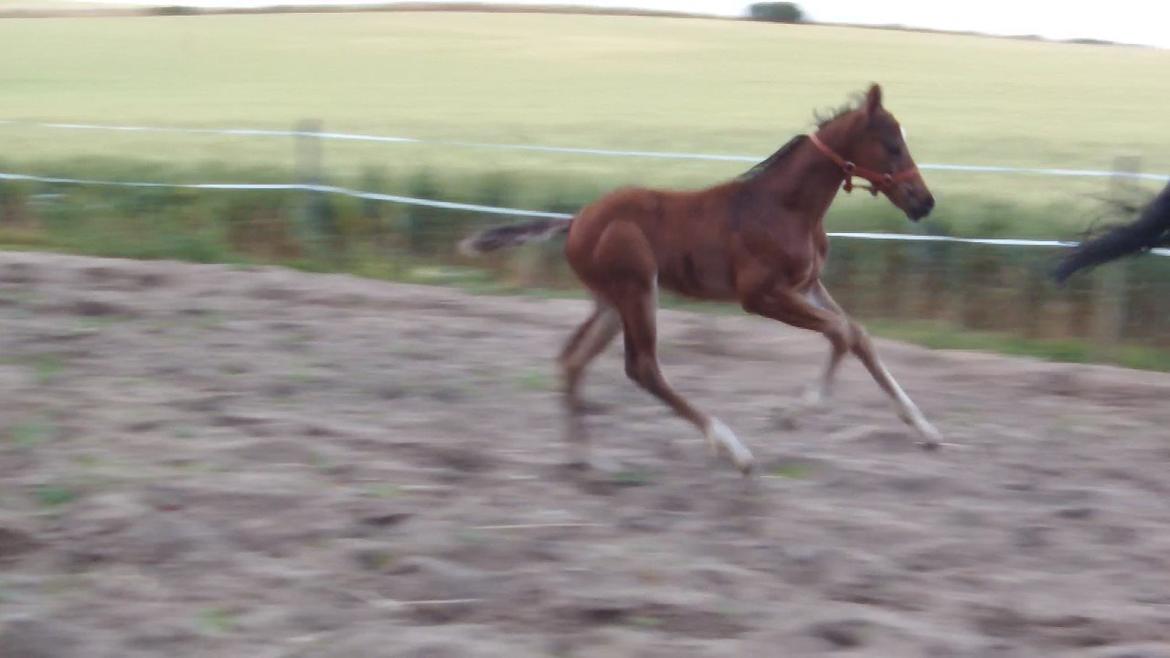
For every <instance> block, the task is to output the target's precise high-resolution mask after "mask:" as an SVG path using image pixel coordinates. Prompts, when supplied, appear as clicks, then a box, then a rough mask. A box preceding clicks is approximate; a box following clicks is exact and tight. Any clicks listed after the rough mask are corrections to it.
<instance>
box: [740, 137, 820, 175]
mask: <svg viewBox="0 0 1170 658" xmlns="http://www.w3.org/2000/svg"><path fill="white" fill-rule="evenodd" d="M802 140H804V135H797V136H795V137H793V138H792V139H790V140H788V143H786V144H785V145H784V146H781V147H780V148H779V149H777V150H776V152H775V153H773V154H772V155H769V156H768V157H767V159H765V160H764V161H762V162H760V163H758V164H756V165H753V166H752V168H751V169H748V170H747V171H745V172H743V173H742V174H740V175H739V176H738V177H737V178H736V180H751V179H753V178H755V177H756V176H759V175H760V174H762V173H764V172H765V171H767V170H768V169H769V168H770V167H771V166H772V165H774V164H776V163H777V162H780V161H781V160H783V159H784V158H786V157H788V154H789V153H792V151H793V150H794V149H796V145H797V144H799V143H800V142H801V141H802Z"/></svg>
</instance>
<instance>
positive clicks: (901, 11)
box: [97, 0, 1170, 77]
mask: <svg viewBox="0 0 1170 658" xmlns="http://www.w3.org/2000/svg"><path fill="white" fill-rule="evenodd" d="M97 1H99V2H102V1H105V2H113V3H115V4H146V5H170V4H185V5H193V6H205V7H212V6H214V7H231V6H257V5H274V4H284V5H296V4H362V3H376V4H381V3H384V2H386V0H97ZM472 1H477V0H472ZM483 1H485V2H487V1H489V0H483ZM501 1H502V2H505V3H509V4H575V5H594V6H603V7H637V8H646V9H665V10H676V11H688V12H695V13H709V14H718V15H723V16H737V15H742V14H743V13H744V11H745V9H746V7H747V5H748V4H750V2H745V1H744V0H501ZM797 4H799V5H800V6H801V7H802V8H803V9H804V10H805V13H807V14H808V15H809V17H810V18H812V19H813V20H815V21H823V22H831V23H864V24H901V25H906V26H910V27H926V28H934V29H942V30H970V31H975V32H986V33H989V34H1003V35H1018V34H1037V35H1040V36H1043V37H1047V38H1051V39H1070V38H1078V37H1080V38H1086V37H1087V38H1095V39H1107V40H1110V41H1121V42H1125V43H1136V44H1145V45H1153V46H1161V47H1163V48H1170V2H1168V1H1167V0H1111V1H1110V2H1101V1H1100V0H1098V1H1097V2H1083V1H1076V0H1064V1H1062V2H1057V1H1055V0H976V1H974V2H962V3H954V2H949V1H946V0H881V1H880V2H879V1H876V0H798V2H797ZM1167 76H1168V77H1170V71H1168V72H1167Z"/></svg>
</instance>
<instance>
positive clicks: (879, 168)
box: [820, 84, 934, 221]
mask: <svg viewBox="0 0 1170 658" xmlns="http://www.w3.org/2000/svg"><path fill="white" fill-rule="evenodd" d="M837 131H840V133H838V132H837ZM820 133H821V134H822V135H824V136H825V138H826V141H828V140H832V142H833V143H835V144H842V145H843V146H842V147H841V156H842V157H844V158H845V159H847V160H849V161H850V162H852V163H853V164H854V165H856V170H855V172H854V175H856V176H861V177H862V178H870V182H871V183H873V184H874V186H875V187H876V188H877V191H879V192H881V193H883V194H885V195H886V197H887V198H888V199H889V200H890V202H891V203H893V204H894V205H895V206H897V207H898V208H900V209H901V210H902V211H903V212H905V213H906V216H907V217H909V218H910V219H912V220H914V221H918V220H919V219H922V218H923V217H926V216H927V215H929V214H930V211H931V210H932V209H933V208H934V196H933V195H932V194H931V193H930V190H929V189H928V188H927V187H926V181H924V180H922V175H921V174H920V173H918V167H917V165H916V164H914V158H912V157H911V156H910V149H909V148H908V147H907V146H906V134H905V132H903V130H902V127H901V125H899V124H898V120H897V119H895V118H894V115H893V114H890V112H889V111H888V110H886V108H884V107H882V88H881V87H880V86H878V85H876V84H874V85H872V86H870V88H869V91H868V92H866V94H865V100H864V101H862V103H861V104H860V106H859V107H858V108H857V109H855V110H853V111H850V112H847V113H844V114H842V115H841V116H839V117H838V118H837V119H835V120H832V121H829V122H827V123H825V124H824V125H823V126H821V130H820ZM847 173H848V172H847ZM867 174H869V175H867ZM871 176H872V177H871Z"/></svg>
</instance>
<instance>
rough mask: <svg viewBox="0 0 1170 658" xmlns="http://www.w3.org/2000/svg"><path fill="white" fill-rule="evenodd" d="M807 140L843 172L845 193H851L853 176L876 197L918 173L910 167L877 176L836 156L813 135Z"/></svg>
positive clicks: (915, 168)
mask: <svg viewBox="0 0 1170 658" xmlns="http://www.w3.org/2000/svg"><path fill="white" fill-rule="evenodd" d="M808 138H809V140H810V141H812V143H813V146H815V147H817V150H818V151H820V152H821V153H823V154H824V155H825V157H827V158H828V159H830V160H832V161H833V164H835V165H837V166H838V167H840V168H841V171H843V172H845V184H844V185H843V186H842V189H844V190H845V191H846V192H852V191H853V177H854V176H858V177H860V178H864V179H865V180H867V181H869V183H870V184H869V185H868V186H862V187H863V188H864V189H867V190H869V193H870V194H872V195H874V196H877V193H878V192H888V191H889V190H890V189H891V188H893V187H894V183H901V182H902V181H905V180H909V179H910V178H911V177H912V176H914V175H916V174H917V173H918V167H910V168H909V169H903V170H902V171H899V172H897V173H893V174H879V173H878V172H876V171H874V170H872V169H866V168H865V167H858V166H857V165H856V164H854V163H853V162H851V161H849V160H846V159H845V158H842V157H841V156H839V155H837V152H836V151H834V150H833V149H831V148H829V147H828V146H825V143H824V142H822V141H821V138H820V137H817V136H816V134H815V133H810V134H809V136H808Z"/></svg>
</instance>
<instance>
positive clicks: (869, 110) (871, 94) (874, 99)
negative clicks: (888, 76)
mask: <svg viewBox="0 0 1170 658" xmlns="http://www.w3.org/2000/svg"><path fill="white" fill-rule="evenodd" d="M881 107H882V88H881V85H879V84H878V83H876V82H875V83H873V84H872V85H870V86H869V91H867V92H865V115H866V116H868V117H870V118H873V115H874V114H877V111H878V110H879V109H881Z"/></svg>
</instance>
